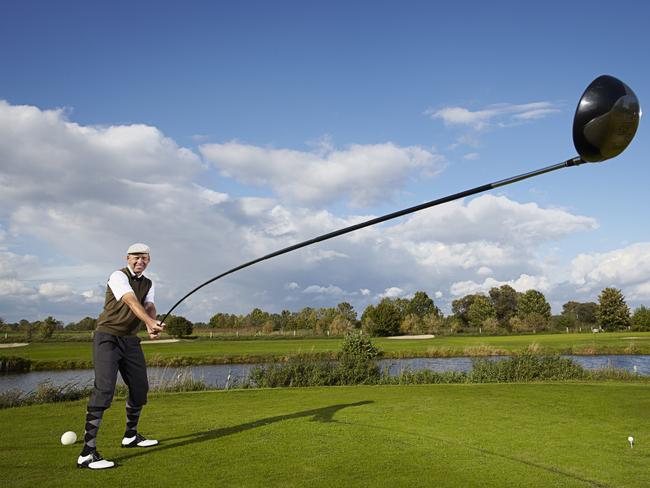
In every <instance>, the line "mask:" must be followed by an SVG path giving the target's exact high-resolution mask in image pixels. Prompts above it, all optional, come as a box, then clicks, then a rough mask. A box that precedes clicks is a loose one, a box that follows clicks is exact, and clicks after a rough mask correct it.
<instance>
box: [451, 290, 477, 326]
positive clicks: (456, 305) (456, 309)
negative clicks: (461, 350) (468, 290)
mask: <svg viewBox="0 0 650 488" xmlns="http://www.w3.org/2000/svg"><path fill="white" fill-rule="evenodd" d="M479 296H482V295H480V294H478V295H465V296H464V297H462V298H458V299H457V300H454V301H453V302H451V311H452V313H453V314H454V317H455V318H456V319H457V320H458V321H459V322H460V324H462V326H463V327H464V326H467V325H469V317H468V315H467V312H468V311H469V307H471V306H472V303H474V300H476V297H479Z"/></svg>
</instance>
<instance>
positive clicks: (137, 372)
mask: <svg viewBox="0 0 650 488" xmlns="http://www.w3.org/2000/svg"><path fill="white" fill-rule="evenodd" d="M93 363H94V365H95V388H94V390H93V392H92V393H91V395H90V399H89V400H88V406H89V407H99V408H108V407H110V406H111V402H112V401H113V395H114V393H115V384H116V382H117V372H118V371H119V372H120V374H121V375H122V379H123V380H124V383H126V386H128V388H129V404H130V405H131V406H132V407H141V406H142V405H144V404H145V403H147V393H148V392H149V381H148V380H147V365H146V363H145V361H144V354H143V353H142V347H141V346H140V339H139V338H138V337H135V336H124V337H122V336H115V335H112V334H106V333H104V332H95V336H94V338H93Z"/></svg>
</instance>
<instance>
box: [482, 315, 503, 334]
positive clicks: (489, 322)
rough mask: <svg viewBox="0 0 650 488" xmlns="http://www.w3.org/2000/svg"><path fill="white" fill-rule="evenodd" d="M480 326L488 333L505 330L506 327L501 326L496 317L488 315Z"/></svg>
mask: <svg viewBox="0 0 650 488" xmlns="http://www.w3.org/2000/svg"><path fill="white" fill-rule="evenodd" d="M481 328H482V329H483V331H484V332H486V333H488V334H496V333H498V332H499V330H500V329H501V330H506V327H501V323H500V322H499V321H498V320H497V319H496V317H488V318H487V319H485V320H484V321H483V323H482V324H481Z"/></svg>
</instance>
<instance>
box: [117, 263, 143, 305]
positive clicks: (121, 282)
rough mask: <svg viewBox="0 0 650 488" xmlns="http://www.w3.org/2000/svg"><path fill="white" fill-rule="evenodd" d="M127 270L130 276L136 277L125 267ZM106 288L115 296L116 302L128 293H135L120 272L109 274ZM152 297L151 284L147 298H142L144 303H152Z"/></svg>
mask: <svg viewBox="0 0 650 488" xmlns="http://www.w3.org/2000/svg"><path fill="white" fill-rule="evenodd" d="M127 268H128V270H129V272H130V273H131V276H136V274H135V273H134V272H133V270H132V269H131V268H130V267H128V266H127ZM108 286H109V287H110V288H111V291H112V292H113V295H115V299H116V300H118V301H119V300H120V299H121V298H122V297H123V296H124V294H125V293H128V292H131V293H135V292H134V291H133V288H131V285H130V284H129V279H128V278H127V277H126V275H125V274H124V273H123V272H122V271H114V272H113V273H112V274H111V276H110V277H109V278H108ZM154 295H155V293H154V288H153V282H152V283H151V288H150V289H149V292H148V293H147V296H146V297H145V298H144V302H145V303H147V302H150V303H154Z"/></svg>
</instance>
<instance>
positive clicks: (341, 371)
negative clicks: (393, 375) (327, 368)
mask: <svg viewBox="0 0 650 488" xmlns="http://www.w3.org/2000/svg"><path fill="white" fill-rule="evenodd" d="M380 354H381V352H380V351H379V349H378V348H377V347H375V346H374V345H373V344H372V342H371V341H370V339H368V338H367V337H365V336H364V335H363V334H361V333H357V332H350V333H348V334H346V336H345V338H344V339H343V344H342V345H341V353H340V354H339V363H338V365H337V368H336V373H337V376H338V380H339V384H342V385H358V384H365V383H376V382H377V381H378V380H379V378H380V376H381V375H380V372H379V367H378V366H377V363H376V362H375V360H376V359H377V357H378V356H380Z"/></svg>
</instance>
